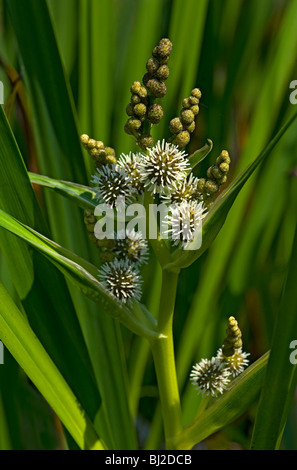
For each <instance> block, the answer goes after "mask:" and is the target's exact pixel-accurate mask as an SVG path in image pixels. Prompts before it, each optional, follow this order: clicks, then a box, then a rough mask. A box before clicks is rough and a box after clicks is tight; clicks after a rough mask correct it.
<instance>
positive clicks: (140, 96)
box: [124, 38, 172, 150]
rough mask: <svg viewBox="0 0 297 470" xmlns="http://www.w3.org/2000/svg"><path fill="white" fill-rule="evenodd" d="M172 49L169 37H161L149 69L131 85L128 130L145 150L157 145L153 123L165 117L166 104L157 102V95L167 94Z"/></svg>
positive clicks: (126, 130) (147, 66) (161, 96)
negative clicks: (154, 138) (152, 134)
mask: <svg viewBox="0 0 297 470" xmlns="http://www.w3.org/2000/svg"><path fill="white" fill-rule="evenodd" d="M171 49H172V43H171V41H170V40H169V39H166V38H164V39H161V41H160V42H159V44H158V46H156V47H155V48H154V49H153V53H152V57H151V58H150V59H149V60H148V61H147V63H146V70H147V73H145V75H144V76H143V79H142V82H143V85H142V84H141V82H139V81H135V82H133V84H132V86H131V89H130V91H131V100H130V103H129V104H128V106H127V108H126V113H127V115H128V116H129V118H128V120H127V122H126V124H125V128H124V129H125V132H126V133H127V134H129V135H133V136H134V137H135V138H136V141H137V144H138V146H139V147H140V148H141V149H142V150H146V149H147V148H150V147H153V145H154V140H153V138H152V136H151V134H150V130H151V127H152V126H153V125H154V124H158V123H159V122H160V121H161V119H162V118H163V115H164V112H163V108H162V106H161V105H160V104H159V103H155V102H154V100H155V98H163V97H164V96H165V95H166V92H167V88H166V85H165V83H164V82H165V80H167V78H168V76H169V68H168V65H167V63H168V60H169V56H170V53H171Z"/></svg>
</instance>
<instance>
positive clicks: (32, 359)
mask: <svg viewBox="0 0 297 470" xmlns="http://www.w3.org/2000/svg"><path fill="white" fill-rule="evenodd" d="M0 337H1V340H2V341H3V342H4V344H5V345H6V347H7V348H8V349H9V350H10V352H11V354H12V355H13V356H14V358H15V359H16V361H17V362H18V363H19V364H20V366H21V367H22V368H23V369H24V371H25V372H26V374H27V375H28V377H29V378H30V379H31V380H32V382H33V383H34V384H35V385H36V387H37V388H38V390H39V391H40V392H41V394H42V395H43V396H44V398H45V399H46V400H47V401H48V403H49V404H50V406H51V407H52V408H53V410H54V411H55V412H56V414H57V415H58V416H59V418H60V419H61V421H62V422H63V424H64V425H65V427H66V428H67V429H68V431H69V432H70V434H71V435H72V437H73V439H74V440H75V441H76V443H77V444H78V445H79V447H80V448H81V449H88V450H91V449H93V450H103V449H105V444H104V443H103V442H102V441H101V440H100V439H99V437H98V435H97V433H96V431H95V429H94V427H93V424H92V422H91V420H90V418H89V417H88V416H87V414H86V412H85V411H84V410H83V408H82V406H81V405H80V403H79V402H78V400H77V398H76V396H75V395H74V394H73V392H72V391H71V389H70V388H69V386H68V384H67V383H66V381H65V379H64V378H63V376H62V375H61V374H60V372H59V370H58V369H57V368H56V366H55V364H54V363H53V361H52V360H51V358H50V357H49V355H48V354H47V352H46V351H45V349H44V348H43V346H42V344H41V343H40V341H39V340H38V338H37V337H36V336H35V334H34V332H33V330H32V329H31V327H30V326H29V323H28V322H27V320H26V319H25V317H24V315H23V314H22V313H21V312H20V311H19V309H18V308H17V307H16V305H15V303H14V302H13V300H12V299H11V297H10V296H9V294H8V293H7V291H6V289H5V288H4V286H3V284H2V283H0Z"/></svg>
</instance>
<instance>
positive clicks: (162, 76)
mask: <svg viewBox="0 0 297 470" xmlns="http://www.w3.org/2000/svg"><path fill="white" fill-rule="evenodd" d="M156 77H157V78H158V79H159V80H161V81H165V80H167V78H168V77H169V67H168V65H161V66H160V67H159V68H158V70H157V72H156Z"/></svg>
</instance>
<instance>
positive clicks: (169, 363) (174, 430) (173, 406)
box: [152, 271, 182, 449]
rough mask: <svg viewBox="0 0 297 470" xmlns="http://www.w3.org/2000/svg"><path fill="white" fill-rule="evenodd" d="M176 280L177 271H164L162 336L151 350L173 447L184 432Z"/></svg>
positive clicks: (168, 445)
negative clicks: (176, 343)
mask: <svg viewBox="0 0 297 470" xmlns="http://www.w3.org/2000/svg"><path fill="white" fill-rule="evenodd" d="M177 280H178V272H172V271H163V273H162V291H161V299H160V307H159V321H158V332H159V334H160V336H159V338H158V339H156V341H154V342H153V343H152V353H153V359H154V364H155V370H156V375H157V381H158V388H159V395H160V402H161V408H162V415H163V423H164V433H165V441H166V449H173V447H172V444H171V441H172V439H173V438H174V437H175V436H177V435H178V434H179V433H180V432H181V431H182V415H181V406H180V396H179V390H178V383H177V377H176V367H175V358H174V343H173V331H172V323H173V313H174V305H175V297H176V289H177Z"/></svg>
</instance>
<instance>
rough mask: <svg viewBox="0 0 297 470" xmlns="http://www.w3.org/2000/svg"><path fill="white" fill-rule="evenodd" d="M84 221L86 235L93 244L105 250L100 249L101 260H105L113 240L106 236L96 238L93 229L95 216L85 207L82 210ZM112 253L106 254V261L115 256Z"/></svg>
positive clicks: (95, 220)
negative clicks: (100, 238)
mask: <svg viewBox="0 0 297 470" xmlns="http://www.w3.org/2000/svg"><path fill="white" fill-rule="evenodd" d="M84 223H85V226H86V229H87V232H88V235H89V239H90V240H91V241H92V242H93V243H94V245H95V246H96V247H97V248H99V249H105V250H107V251H106V252H105V251H102V253H101V254H100V258H101V261H102V262H105V261H106V260H105V258H106V254H107V253H110V250H111V249H112V248H113V247H114V245H115V242H114V240H109V239H107V238H104V239H102V240H99V239H98V238H96V236H95V233H94V230H95V225H96V223H97V218H96V217H95V216H94V213H93V212H92V211H91V210H90V209H86V210H85V211H84ZM112 255H113V256H112V257H111V256H110V254H107V256H108V258H109V260H108V261H112V259H113V258H114V257H115V255H114V254H112Z"/></svg>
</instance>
